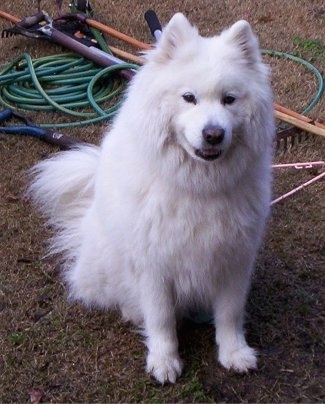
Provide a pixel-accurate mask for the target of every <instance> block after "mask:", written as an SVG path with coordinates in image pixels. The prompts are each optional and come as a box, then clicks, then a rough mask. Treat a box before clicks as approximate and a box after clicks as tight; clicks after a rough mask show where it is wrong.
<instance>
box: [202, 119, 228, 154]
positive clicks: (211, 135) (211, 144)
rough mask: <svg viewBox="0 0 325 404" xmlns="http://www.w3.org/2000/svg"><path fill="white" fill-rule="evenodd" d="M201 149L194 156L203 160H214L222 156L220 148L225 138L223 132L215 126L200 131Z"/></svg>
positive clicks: (208, 126)
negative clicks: (201, 138)
mask: <svg viewBox="0 0 325 404" xmlns="http://www.w3.org/2000/svg"><path fill="white" fill-rule="evenodd" d="M202 137H203V142H202V147H201V148H200V149H196V150H195V154H196V156H198V157H201V158H202V159H204V160H208V161H212V160H216V159H217V158H218V157H220V156H221V154H222V148H221V147H220V146H221V144H222V142H223V139H224V137H225V130H224V129H223V128H222V127H220V126H217V125H207V126H205V127H204V128H203V130H202Z"/></svg>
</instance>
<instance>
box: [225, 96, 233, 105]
mask: <svg viewBox="0 0 325 404" xmlns="http://www.w3.org/2000/svg"><path fill="white" fill-rule="evenodd" d="M235 100H236V98H235V97H234V96H233V95H225V96H224V97H223V99H222V102H223V103H224V104H227V105H231V104H233V103H234V102H235Z"/></svg>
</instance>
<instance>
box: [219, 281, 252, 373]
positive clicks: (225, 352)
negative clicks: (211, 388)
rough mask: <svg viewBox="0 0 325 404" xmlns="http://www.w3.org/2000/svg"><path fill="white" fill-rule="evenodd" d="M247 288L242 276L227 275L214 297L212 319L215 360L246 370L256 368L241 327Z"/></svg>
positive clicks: (229, 367)
mask: <svg viewBox="0 0 325 404" xmlns="http://www.w3.org/2000/svg"><path fill="white" fill-rule="evenodd" d="M248 288H249V275H248V274H247V278H246V279H238V278H237V279H236V276H235V277H234V279H228V280H227V282H225V284H223V287H222V288H221V290H219V295H218V297H217V298H216V301H215V309H214V311H215V312H214V320H215V326H216V342H217V345H218V346H219V355H218V359H219V362H220V363H221V364H222V365H223V366H224V367H225V368H227V369H233V370H235V371H237V372H247V371H248V370H249V369H255V368H256V363H257V360H256V352H255V350H254V349H252V348H250V347H249V346H248V345H247V343H246V339H245V335H244V329H243V319H244V308H245V303H246V295H247V292H248Z"/></svg>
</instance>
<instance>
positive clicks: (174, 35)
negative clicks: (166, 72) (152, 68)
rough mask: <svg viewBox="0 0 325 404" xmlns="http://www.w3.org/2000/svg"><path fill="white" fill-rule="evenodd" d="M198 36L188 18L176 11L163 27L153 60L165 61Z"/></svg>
mask: <svg viewBox="0 0 325 404" xmlns="http://www.w3.org/2000/svg"><path fill="white" fill-rule="evenodd" d="M197 37H198V32H197V29H196V28H195V27H193V26H192V25H191V23H190V22H189V21H188V19H187V18H186V17H185V16H184V14H182V13H176V14H174V16H173V17H172V18H171V20H170V21H169V23H168V24H167V25H166V27H165V28H164V29H163V32H162V36H161V37H160V39H159V41H158V43H157V45H156V49H155V50H154V51H153V53H154V54H155V61H156V62H158V63H159V62H160V63H165V62H167V61H168V60H171V59H173V58H174V57H175V54H176V53H177V52H178V51H179V50H180V49H182V47H183V46H184V45H185V44H188V42H189V41H191V40H194V39H195V38H197Z"/></svg>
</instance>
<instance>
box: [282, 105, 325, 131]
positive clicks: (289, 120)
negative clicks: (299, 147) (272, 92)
mask: <svg viewBox="0 0 325 404" xmlns="http://www.w3.org/2000/svg"><path fill="white" fill-rule="evenodd" d="M275 117H276V118H278V119H281V121H284V122H287V123H290V124H291V125H293V126H296V127H297V128H300V129H302V130H305V131H306V132H310V133H313V134H314V135H318V136H323V137H325V129H323V128H322V127H321V126H323V125H321V126H316V125H313V124H312V123H308V122H304V121H303V120H301V119H298V118H296V117H294V116H291V115H288V114H285V113H283V112H280V111H277V110H275Z"/></svg>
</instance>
